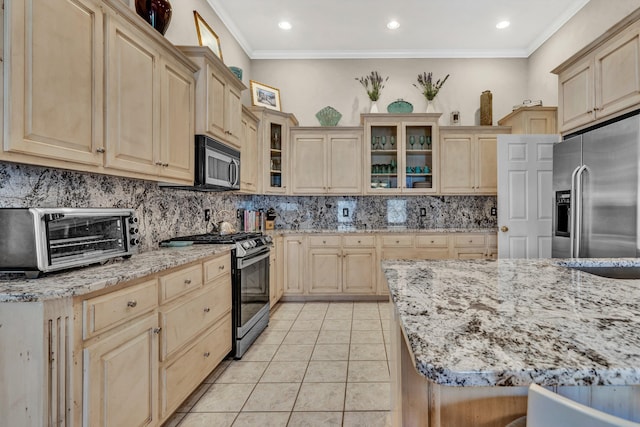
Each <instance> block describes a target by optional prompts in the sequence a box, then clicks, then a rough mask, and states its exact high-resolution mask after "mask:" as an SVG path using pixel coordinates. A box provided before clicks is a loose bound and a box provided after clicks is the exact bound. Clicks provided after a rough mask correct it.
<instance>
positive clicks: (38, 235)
mask: <svg viewBox="0 0 640 427" xmlns="http://www.w3.org/2000/svg"><path fill="white" fill-rule="evenodd" d="M137 222H138V220H137V218H136V217H135V212H134V211H133V209H113V208H86V209H74V208H5V209H0V272H18V273H25V274H26V275H27V277H38V276H39V275H40V273H42V272H50V271H57V270H63V269H67V268H72V267H79V266H84V265H89V264H94V263H99V262H104V261H106V260H108V259H111V258H115V257H130V256H131V255H132V254H133V253H134V252H135V251H136V248H137V246H138V244H139V239H138V224H137Z"/></svg>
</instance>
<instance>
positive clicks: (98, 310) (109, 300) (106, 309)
mask: <svg viewBox="0 0 640 427" xmlns="http://www.w3.org/2000/svg"><path fill="white" fill-rule="evenodd" d="M157 284H158V282H157V280H156V279H153V280H149V281H147V282H143V283H140V284H138V285H133V286H131V287H129V288H125V289H121V290H119V291H116V292H112V293H109V294H106V295H102V296H99V297H95V298H91V299H88V300H85V301H83V302H82V319H83V322H82V330H83V338H84V339H87V338H89V337H91V336H93V335H95V334H98V333H100V332H104V331H105V330H106V329H109V328H111V327H114V326H117V325H119V324H121V323H124V322H125V321H127V320H129V319H132V318H134V317H136V316H138V315H140V314H143V313H145V312H147V311H150V310H153V309H154V308H155V307H156V306H157V305H158V286H157Z"/></svg>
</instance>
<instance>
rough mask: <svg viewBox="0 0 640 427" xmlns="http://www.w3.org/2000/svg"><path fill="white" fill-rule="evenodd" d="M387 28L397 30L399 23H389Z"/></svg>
mask: <svg viewBox="0 0 640 427" xmlns="http://www.w3.org/2000/svg"><path fill="white" fill-rule="evenodd" d="M387 28H388V29H390V30H397V29H398V28H400V23H399V22H398V21H389V23H388V24H387Z"/></svg>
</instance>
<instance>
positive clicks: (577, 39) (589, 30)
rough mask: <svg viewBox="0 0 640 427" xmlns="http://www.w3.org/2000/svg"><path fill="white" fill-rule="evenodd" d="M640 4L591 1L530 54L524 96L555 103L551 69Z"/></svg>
mask: <svg viewBox="0 0 640 427" xmlns="http://www.w3.org/2000/svg"><path fill="white" fill-rule="evenodd" d="M639 7H640V0H591V1H590V2H589V3H587V4H586V6H585V7H583V8H582V9H581V10H580V11H579V12H578V13H577V14H576V15H575V16H573V18H571V19H570V20H569V21H568V22H567V23H566V24H565V25H564V26H563V27H562V28H560V30H558V31H557V32H556V33H555V34H554V35H553V36H552V37H550V38H549V39H548V40H547V41H546V42H545V43H544V44H543V45H542V46H540V48H538V49H537V50H536V51H535V52H534V53H533V54H532V55H531V56H530V57H529V72H528V74H529V81H528V88H527V93H528V95H527V98H530V99H534V100H535V99H542V100H543V102H544V105H558V79H557V77H556V75H555V74H551V70H553V69H554V68H555V67H557V66H558V65H560V64H561V63H562V62H564V61H565V60H566V59H568V58H569V57H571V56H572V55H573V54H575V53H576V52H577V51H579V50H580V49H582V48H583V47H585V46H586V45H587V44H589V43H591V42H592V41H593V40H595V39H596V38H598V36H600V35H601V34H603V33H604V32H606V31H607V30H608V29H609V28H611V27H612V26H613V25H614V24H616V23H617V22H618V21H620V20H621V19H622V18H624V17H625V16H627V15H628V14H629V13H631V12H632V11H634V10H635V9H637V8H639Z"/></svg>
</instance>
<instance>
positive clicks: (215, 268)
mask: <svg viewBox="0 0 640 427" xmlns="http://www.w3.org/2000/svg"><path fill="white" fill-rule="evenodd" d="M231 332H232V329H231V260H230V254H229V253H228V252H227V253H224V254H220V255H216V256H212V257H210V258H207V259H205V260H203V261H198V262H193V263H190V264H187V265H185V266H182V267H176V268H172V269H169V270H166V271H162V272H159V273H155V274H152V275H149V276H146V277H142V278H140V279H137V280H135V281H131V282H126V283H122V284H118V285H115V286H113V287H112V288H107V289H102V290H99V291H96V292H93V293H90V294H86V295H81V296H77V297H74V298H71V297H70V298H60V299H54V300H47V301H43V302H27V303H19V302H11V303H0V343H1V345H0V360H1V361H2V363H0V378H2V381H0V413H1V414H3V415H2V416H3V419H2V422H0V424H2V425H5V423H6V425H12V426H13V425H15V426H18V425H19V426H29V427H31V426H33V427H37V426H43V425H65V426H71V427H76V426H78V427H79V426H91V427H94V426H97V427H101V426H105V427H106V426H117V427H120V426H133V425H135V426H160V425H161V424H162V422H164V421H165V420H166V419H167V418H169V416H170V415H171V414H172V413H173V412H174V411H175V410H176V409H177V408H178V406H179V405H180V404H181V403H182V402H183V401H184V400H185V399H186V398H187V397H188V396H189V394H190V393H191V392H192V391H193V390H194V389H195V388H196V387H197V386H198V385H199V384H200V383H201V382H202V381H203V380H204V379H205V378H206V377H207V376H208V375H209V374H210V373H211V371H212V370H213V369H214V368H215V367H216V366H217V365H218V364H219V363H220V362H221V361H222V359H223V358H224V357H225V356H226V355H227V354H228V353H229V352H230V351H231V345H232V336H231ZM5 343H10V345H9V344H7V345H5Z"/></svg>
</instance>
